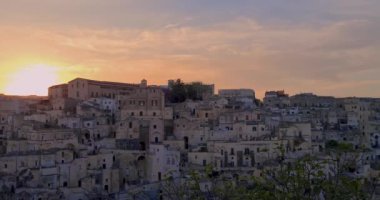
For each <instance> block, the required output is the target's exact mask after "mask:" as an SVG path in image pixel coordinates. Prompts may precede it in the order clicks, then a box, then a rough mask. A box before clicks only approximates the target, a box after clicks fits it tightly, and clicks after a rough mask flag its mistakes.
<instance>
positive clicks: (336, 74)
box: [0, 0, 380, 98]
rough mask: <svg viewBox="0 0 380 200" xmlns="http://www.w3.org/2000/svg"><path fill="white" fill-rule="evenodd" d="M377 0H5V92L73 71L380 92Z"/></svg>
mask: <svg viewBox="0 0 380 200" xmlns="http://www.w3.org/2000/svg"><path fill="white" fill-rule="evenodd" d="M379 11H380V1H379V0H318V1H317V0H315V1H314V0H313V1H308V0H286V1H283V0H134V1H132V0H1V6H0V93H6V94H22V95H24V94H37V95H46V94H47V87H48V86H49V85H52V84H56V83H62V82H67V81H68V80H70V79H73V78H76V77H83V78H91V79H98V80H110V81H121V82H139V81H140V80H141V79H143V78H145V79H147V80H148V82H149V84H159V85H161V84H166V82H167V80H168V79H173V78H182V79H183V80H184V81H195V80H199V81H203V82H205V83H215V84H216V87H217V89H220V88H252V89H255V90H256V92H257V96H258V97H260V98H261V97H262V96H263V94H264V92H265V90H278V89H285V90H286V91H287V92H288V93H290V94H296V93H300V92H314V93H316V94H320V95H334V96H372V97H380V37H379V36H380V12H379Z"/></svg>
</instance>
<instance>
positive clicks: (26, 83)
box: [4, 64, 59, 95]
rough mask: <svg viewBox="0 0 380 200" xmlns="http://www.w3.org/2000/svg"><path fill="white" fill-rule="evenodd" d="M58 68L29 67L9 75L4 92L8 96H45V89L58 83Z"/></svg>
mask: <svg viewBox="0 0 380 200" xmlns="http://www.w3.org/2000/svg"><path fill="white" fill-rule="evenodd" d="M58 71H59V70H58V67H54V66H48V65H42V64H39V65H31V66H27V67H24V68H21V69H19V70H17V71H15V72H14V73H13V74H10V75H9V81H8V83H7V84H6V86H5V89H4V92H5V93H6V94H9V95H47V88H48V87H49V86H51V85H54V84H57V83H58V81H59V74H58Z"/></svg>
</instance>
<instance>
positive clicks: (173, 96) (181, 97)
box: [169, 79, 186, 103]
mask: <svg viewBox="0 0 380 200" xmlns="http://www.w3.org/2000/svg"><path fill="white" fill-rule="evenodd" d="M170 89H171V92H170V94H169V100H170V102H172V103H181V102H184V101H185V100H186V88H185V83H183V82H182V80H181V79H177V80H176V81H175V82H174V83H173V84H172V85H170Z"/></svg>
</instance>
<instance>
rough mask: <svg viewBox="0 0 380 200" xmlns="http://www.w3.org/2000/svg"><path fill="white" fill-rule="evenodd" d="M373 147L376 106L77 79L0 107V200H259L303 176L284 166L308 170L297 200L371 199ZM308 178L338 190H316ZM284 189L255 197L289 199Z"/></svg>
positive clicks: (376, 153)
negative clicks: (352, 194) (357, 196)
mask: <svg viewBox="0 0 380 200" xmlns="http://www.w3.org/2000/svg"><path fill="white" fill-rule="evenodd" d="M379 136H380V99H376V98H356V97H349V98H335V97H332V96H318V95H315V94H312V93H301V94H297V95H294V96H290V95H288V94H287V93H286V91H283V90H282V91H267V92H266V93H265V97H264V99H263V100H262V101H261V100H258V99H257V98H256V96H255V91H254V90H253V89H249V88H248V89H241V88H239V89H220V90H219V91H215V86H214V85H213V84H204V83H201V82H192V83H184V82H182V81H180V80H171V81H168V85H166V86H156V85H149V84H148V82H147V81H146V80H142V81H141V83H136V84H131V83H117V82H106V81H96V80H88V79H83V78H77V79H74V80H72V81H70V82H68V83H65V84H61V85H55V86H51V87H50V88H48V97H37V96H31V97H18V96H6V95H1V96H0V193H1V195H0V196H2V197H0V199H2V198H3V199H6V198H9V199H20V200H21V199H23V200H27V199H35V200H45V199H74V200H86V199H194V198H193V196H192V195H194V194H197V196H198V197H199V198H200V199H231V198H230V197H227V198H222V197H221V196H220V194H221V193H222V192H223V191H221V192H219V193H218V192H215V191H216V190H214V189H215V188H218V187H221V188H223V186H222V185H223V184H224V183H228V184H231V186H228V187H226V188H238V187H242V188H244V191H258V188H259V187H257V185H258V182H255V180H256V179H262V180H264V183H268V181H274V182H281V180H282V179H281V176H278V175H279V174H281V171H280V170H282V169H284V168H287V169H291V170H288V174H287V176H286V177H285V178H289V177H293V176H294V175H295V174H298V173H304V171H302V170H305V169H302V170H299V169H298V168H297V167H294V168H292V167H290V166H303V167H305V166H306V168H310V173H309V177H308V179H305V180H308V181H305V182H302V184H298V183H297V184H298V186H297V187H302V186H300V185H308V184H310V186H308V187H307V188H306V189H300V191H302V194H301V195H309V196H312V195H314V197H318V199H335V198H329V195H330V194H333V193H334V191H336V192H339V190H338V189H339V185H340V184H341V185H342V188H343V190H344V189H345V188H346V189H347V190H348V191H345V190H344V191H342V194H344V193H347V194H348V193H350V191H353V189H351V188H350V187H349V185H350V184H351V183H352V184H354V183H355V184H356V183H357V185H358V187H355V188H359V189H358V191H357V193H358V194H359V192H360V195H366V196H365V197H363V198H364V199H366V198H368V199H369V198H373V199H375V198H376V197H378V198H379V197H380V196H379V195H378V191H377V187H376V186H377V178H378V177H379V172H380V165H379V164H380V144H379V139H380V138H379ZM330 161H331V162H330ZM300 162H301V164H300ZM297 170H298V171H297ZM314 172H317V173H314ZM310 174H311V175H310ZM300 177H301V176H300ZM310 177H311V178H310ZM317 177H318V178H320V179H318V180H322V181H329V180H330V179H331V180H334V181H335V180H336V181H335V182H336V185H334V184H332V185H331V188H333V189H332V190H331V191H329V189H327V188H328V187H327V186H326V184H324V185H323V186H321V188H319V189H318V188H317V187H314V184H318V183H317V182H316V181H315V180H314V179H315V178H317ZM321 177H323V178H321ZM338 178H343V179H342V180H343V181H340V180H341V179H338ZM302 180H303V179H302ZM344 180H345V181H346V182H345V181H344ZM265 181H266V182H265ZM335 182H334V183H335ZM346 183H349V184H347V185H345V184H346ZM186 184H190V185H186ZM194 184H195V185H196V187H192V186H193V185H194ZM287 184H288V183H287V182H286V183H284V184H280V183H278V185H276V183H275V186H273V188H274V189H275V190H272V189H273V188H272V189H263V191H278V192H277V193H276V194H274V193H273V195H278V194H280V193H282V192H283V193H284V194H285V193H286V194H291V191H289V187H287ZM284 185H285V186H284ZM182 186H183V187H182ZM283 186H284V187H283ZM284 188H285V189H284ZM287 190H288V191H287ZM225 191H227V193H228V192H230V195H235V196H236V195H239V193H240V194H241V195H242V194H243V193H244V192H237V191H232V190H231V191H229V190H225ZM311 191H317V192H315V194H313V192H311ZM234 192H236V193H234ZM264 193H265V192H264ZM264 193H259V192H257V193H255V194H253V193H249V194H247V195H252V197H260V196H254V195H261V194H264ZM337 194H338V193H337ZM379 194H380V193H379ZM223 195H228V194H225V193H223ZM334 195H336V194H335V193H334ZM367 195H368V196H367ZM246 197H247V196H246ZM241 198H245V197H241ZM268 199H269V198H268ZM284 199H286V198H284ZM288 199H297V198H293V197H290V198H288ZM301 199H303V198H301ZM310 199H316V198H310Z"/></svg>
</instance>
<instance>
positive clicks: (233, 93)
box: [219, 89, 255, 99]
mask: <svg viewBox="0 0 380 200" xmlns="http://www.w3.org/2000/svg"><path fill="white" fill-rule="evenodd" d="M219 96H221V97H225V98H252V99H254V98H255V91H254V90H252V89H221V90H219Z"/></svg>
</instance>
